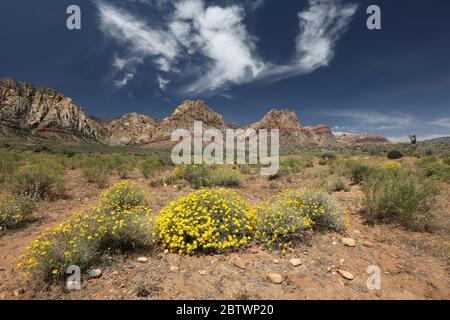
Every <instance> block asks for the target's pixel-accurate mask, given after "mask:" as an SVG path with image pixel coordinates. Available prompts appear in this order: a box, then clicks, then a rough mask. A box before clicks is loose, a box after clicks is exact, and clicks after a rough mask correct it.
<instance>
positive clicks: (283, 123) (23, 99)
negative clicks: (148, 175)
mask: <svg viewBox="0 0 450 320" xmlns="http://www.w3.org/2000/svg"><path fill="white" fill-rule="evenodd" d="M194 121H201V122H202V123H203V129H204V130H206V129H209V128H217V129H219V130H221V131H223V132H224V131H225V129H227V128H228V126H227V125H226V124H225V122H224V119H223V117H222V116H221V115H220V114H218V113H216V112H214V111H213V110H211V109H210V108H209V107H208V106H207V105H206V104H205V102H203V101H190V100H187V101H184V102H183V103H182V104H181V105H180V106H179V107H178V108H176V109H175V111H174V112H173V113H172V114H171V115H170V116H168V117H167V118H165V119H164V120H162V121H161V122H158V121H157V120H155V119H153V118H151V117H149V116H145V115H140V114H137V113H134V112H132V113H128V114H126V115H124V116H122V117H121V118H119V119H116V120H112V121H109V122H102V121H98V120H96V119H94V118H89V117H86V115H85V113H84V112H83V110H82V108H81V107H79V106H78V105H76V104H75V103H74V102H72V100H71V99H70V98H68V97H66V96H64V95H62V94H60V93H58V92H56V91H54V90H52V89H48V88H40V87H36V86H33V85H30V84H26V83H22V82H18V81H15V80H13V79H9V78H3V79H0V135H3V136H5V135H21V136H23V135H27V136H29V137H40V138H51V139H54V140H58V141H89V142H97V143H103V144H107V145H114V146H124V145H135V146H150V147H151V146H163V147H167V146H169V145H171V144H172V143H171V142H170V136H171V134H172V132H173V131H174V130H176V129H181V128H183V129H188V130H192V129H193V124H194ZM246 128H251V129H255V131H256V132H257V131H258V130H260V129H279V131H280V145H281V146H282V147H283V148H291V147H301V146H305V145H331V144H336V143H344V144H363V143H387V142H389V141H388V140H387V139H385V138H383V137H378V136H372V135H369V134H362V135H357V136H354V135H348V134H346V135H343V136H342V137H339V138H338V139H336V137H335V136H334V135H333V133H332V132H331V130H330V128H329V127H328V126H326V125H319V126H314V127H302V126H301V124H300V121H299V120H298V118H297V115H296V113H295V112H292V111H289V110H276V109H273V110H271V111H269V112H268V113H267V114H266V115H265V116H264V117H263V118H262V119H261V120H260V121H259V122H257V123H254V124H252V125H250V126H248V127H246ZM244 129H245V128H244Z"/></svg>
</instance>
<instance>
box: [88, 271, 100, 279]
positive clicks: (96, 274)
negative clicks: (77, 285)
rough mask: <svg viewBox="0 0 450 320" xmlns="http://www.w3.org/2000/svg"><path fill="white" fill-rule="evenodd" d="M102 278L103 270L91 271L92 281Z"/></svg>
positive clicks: (89, 274)
mask: <svg viewBox="0 0 450 320" xmlns="http://www.w3.org/2000/svg"><path fill="white" fill-rule="evenodd" d="M101 276H102V270H101V269H93V270H91V271H89V273H88V277H89V278H91V279H96V278H100V277H101Z"/></svg>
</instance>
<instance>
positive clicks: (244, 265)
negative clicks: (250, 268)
mask: <svg viewBox="0 0 450 320" xmlns="http://www.w3.org/2000/svg"><path fill="white" fill-rule="evenodd" d="M234 265H235V266H236V267H238V268H239V269H242V270H245V269H246V268H247V263H246V262H245V261H244V260H242V259H241V258H239V257H236V258H235V259H234Z"/></svg>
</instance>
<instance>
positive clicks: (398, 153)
mask: <svg viewBox="0 0 450 320" xmlns="http://www.w3.org/2000/svg"><path fill="white" fill-rule="evenodd" d="M387 157H388V159H391V160H397V159H401V158H403V153H402V152H401V151H399V150H391V151H389V152H388V154H387Z"/></svg>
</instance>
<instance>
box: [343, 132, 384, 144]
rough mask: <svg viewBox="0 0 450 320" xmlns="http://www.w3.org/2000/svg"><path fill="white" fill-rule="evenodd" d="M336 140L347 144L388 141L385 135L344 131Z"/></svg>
mask: <svg viewBox="0 0 450 320" xmlns="http://www.w3.org/2000/svg"><path fill="white" fill-rule="evenodd" d="M337 142H339V143H342V144H347V145H358V144H375V143H390V141H389V140H388V139H386V138H385V137H382V136H376V135H371V134H369V133H367V132H365V133H361V134H352V133H344V134H342V135H341V136H339V137H338V138H337Z"/></svg>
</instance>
